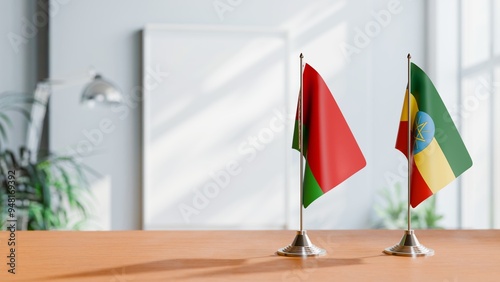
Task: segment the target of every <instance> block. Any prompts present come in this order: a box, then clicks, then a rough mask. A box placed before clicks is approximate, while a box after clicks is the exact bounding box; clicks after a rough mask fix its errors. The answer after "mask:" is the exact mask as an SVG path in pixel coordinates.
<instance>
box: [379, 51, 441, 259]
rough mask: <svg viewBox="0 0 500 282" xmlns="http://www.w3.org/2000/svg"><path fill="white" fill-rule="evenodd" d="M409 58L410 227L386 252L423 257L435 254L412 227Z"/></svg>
mask: <svg viewBox="0 0 500 282" xmlns="http://www.w3.org/2000/svg"><path fill="white" fill-rule="evenodd" d="M406 58H407V59H408V89H407V94H408V95H407V98H406V101H405V103H406V106H407V118H408V143H407V146H408V148H407V149H408V151H407V153H408V212H407V216H408V219H407V221H408V229H407V230H406V231H405V234H404V235H403V238H401V241H400V242H399V244H396V245H394V246H392V247H389V248H386V249H385V250H384V253H386V254H388V255H396V256H405V257H422V256H433V255H434V250H433V249H429V248H426V247H425V246H424V245H422V244H420V242H419V241H418V239H417V236H416V235H415V232H414V231H413V230H412V229H411V204H410V199H411V167H412V163H413V162H412V159H413V157H412V149H413V148H412V147H411V145H412V142H411V137H412V128H413V124H412V122H411V97H412V94H411V55H410V53H408V56H407V57H406Z"/></svg>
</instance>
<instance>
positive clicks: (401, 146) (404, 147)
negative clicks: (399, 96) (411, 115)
mask: <svg viewBox="0 0 500 282" xmlns="http://www.w3.org/2000/svg"><path fill="white" fill-rule="evenodd" d="M396 149H398V150H399V151H401V153H403V154H404V155H405V156H406V157H407V158H408V121H401V122H400V123H399V131H398V137H397V139H396Z"/></svg>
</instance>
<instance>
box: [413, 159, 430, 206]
mask: <svg viewBox="0 0 500 282" xmlns="http://www.w3.org/2000/svg"><path fill="white" fill-rule="evenodd" d="M411 169H412V171H411V174H412V176H411V190H410V204H411V206H412V207H413V208H415V207H416V206H418V205H419V204H420V203H421V202H423V201H424V200H425V199H427V198H429V197H430V196H432V195H433V193H432V191H431V190H430V189H429V186H427V183H425V180H424V178H423V177H422V175H421V174H420V171H419V170H418V168H417V165H416V164H415V162H414V161H412V168H411Z"/></svg>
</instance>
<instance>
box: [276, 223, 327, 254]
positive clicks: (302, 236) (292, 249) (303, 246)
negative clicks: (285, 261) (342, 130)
mask: <svg viewBox="0 0 500 282" xmlns="http://www.w3.org/2000/svg"><path fill="white" fill-rule="evenodd" d="M277 253H278V255H280V256H288V257H312V256H323V255H325V254H326V251H325V250H323V249H321V248H318V247H316V246H315V245H314V244H313V243H311V240H309V237H308V236H307V232H306V231H305V230H302V231H297V235H296V236H295V239H294V240H293V243H292V244H290V245H288V246H286V247H284V248H281V249H279V250H278V252H277Z"/></svg>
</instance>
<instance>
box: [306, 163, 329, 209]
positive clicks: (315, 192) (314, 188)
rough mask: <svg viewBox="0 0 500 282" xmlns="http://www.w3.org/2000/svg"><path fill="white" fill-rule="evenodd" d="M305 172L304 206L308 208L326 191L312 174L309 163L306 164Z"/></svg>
mask: <svg viewBox="0 0 500 282" xmlns="http://www.w3.org/2000/svg"><path fill="white" fill-rule="evenodd" d="M304 174H305V175H304V192H303V197H304V200H303V201H302V203H303V204H304V208H307V207H308V206H309V205H310V204H311V203H312V202H313V201H314V200H316V199H317V198H319V197H321V196H322V195H323V194H324V193H323V190H321V187H319V184H318V182H317V181H316V178H315V177H314V175H313V174H312V171H311V169H310V168H309V164H306V171H305V173H304Z"/></svg>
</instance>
